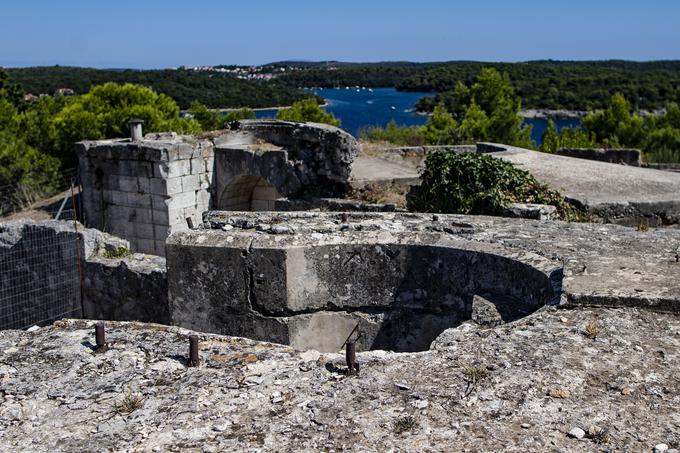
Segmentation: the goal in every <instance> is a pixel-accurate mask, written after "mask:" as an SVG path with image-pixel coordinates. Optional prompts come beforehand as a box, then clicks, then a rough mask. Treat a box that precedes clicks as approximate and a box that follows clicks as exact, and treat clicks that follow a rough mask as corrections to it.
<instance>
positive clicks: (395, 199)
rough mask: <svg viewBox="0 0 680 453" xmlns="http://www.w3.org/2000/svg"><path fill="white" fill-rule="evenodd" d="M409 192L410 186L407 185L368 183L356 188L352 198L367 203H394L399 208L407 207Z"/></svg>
mask: <svg viewBox="0 0 680 453" xmlns="http://www.w3.org/2000/svg"><path fill="white" fill-rule="evenodd" d="M407 192H408V188H407V187H406V186H400V185H394V184H391V185H383V184H368V185H366V186H365V187H364V188H362V189H359V190H355V191H354V192H353V193H352V194H351V196H350V198H352V199H354V200H361V201H365V202H367V203H381V204H387V203H392V204H395V205H396V206H397V207H398V208H405V207H406V193H407Z"/></svg>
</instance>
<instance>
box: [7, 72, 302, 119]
mask: <svg viewBox="0 0 680 453" xmlns="http://www.w3.org/2000/svg"><path fill="white" fill-rule="evenodd" d="M6 71H7V73H8V76H9V79H10V81H11V82H13V83H15V84H18V85H20V86H21V87H22V88H23V90H24V91H25V92H27V93H32V94H34V95H38V94H41V93H44V94H50V95H52V94H54V93H55V92H56V91H57V90H58V89H60V88H70V89H72V90H73V91H75V94H85V93H87V92H89V91H90V89H91V88H92V87H94V86H97V85H102V84H104V83H107V82H114V83H118V84H123V83H133V84H137V85H143V86H147V87H150V88H151V89H153V90H154V91H156V92H158V93H164V94H166V95H168V96H170V97H171V98H172V99H173V100H174V101H175V102H176V103H177V105H179V107H180V108H181V109H187V108H189V106H190V105H191V103H192V102H193V101H198V102H200V103H201V104H204V105H206V106H207V107H209V108H240V107H250V108H260V107H272V106H285V105H291V104H292V103H293V102H296V101H299V100H302V99H304V98H307V97H309V96H310V95H309V94H308V93H305V92H304V91H302V90H299V89H297V88H296V87H292V86H290V85H284V84H281V83H279V82H277V81H272V82H254V81H248V80H241V79H237V78H236V77H233V76H231V75H229V74H220V73H213V72H200V71H190V70H181V69H179V70H174V69H164V70H143V71H142V70H133V69H125V70H114V69H92V68H76V67H68V66H43V67H34V68H9V69H6Z"/></svg>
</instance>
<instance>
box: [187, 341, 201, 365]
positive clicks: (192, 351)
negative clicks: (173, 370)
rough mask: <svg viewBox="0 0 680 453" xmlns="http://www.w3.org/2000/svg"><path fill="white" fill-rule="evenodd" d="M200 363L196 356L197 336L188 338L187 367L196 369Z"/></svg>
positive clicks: (198, 357)
mask: <svg viewBox="0 0 680 453" xmlns="http://www.w3.org/2000/svg"><path fill="white" fill-rule="evenodd" d="M200 363H201V358H200V356H199V355H198V335H191V336H189V364H188V365H189V366H190V367H196V366H199V365H200Z"/></svg>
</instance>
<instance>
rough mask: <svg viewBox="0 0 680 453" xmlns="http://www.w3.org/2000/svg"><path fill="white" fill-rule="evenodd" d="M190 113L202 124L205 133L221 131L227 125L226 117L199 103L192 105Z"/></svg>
mask: <svg viewBox="0 0 680 453" xmlns="http://www.w3.org/2000/svg"><path fill="white" fill-rule="evenodd" d="M189 113H190V114H191V116H192V117H193V118H194V119H195V120H196V121H198V122H199V123H200V125H201V128H202V129H203V130H204V131H214V130H217V129H221V128H222V126H224V123H225V120H224V117H223V116H222V115H221V114H220V113H219V112H216V111H214V110H210V109H208V107H206V106H205V105H203V104H201V103H200V102H198V101H194V102H192V103H191V106H190V107H189Z"/></svg>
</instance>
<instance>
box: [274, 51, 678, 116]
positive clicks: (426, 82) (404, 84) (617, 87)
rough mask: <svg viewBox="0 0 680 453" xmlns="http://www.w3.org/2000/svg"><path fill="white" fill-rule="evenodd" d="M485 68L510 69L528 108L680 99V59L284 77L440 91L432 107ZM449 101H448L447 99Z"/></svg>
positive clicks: (441, 66) (426, 107)
mask: <svg viewBox="0 0 680 453" xmlns="http://www.w3.org/2000/svg"><path fill="white" fill-rule="evenodd" d="M483 68H494V69H496V70H497V71H499V72H501V73H505V74H507V75H508V77H509V78H510V81H511V83H512V85H513V87H514V88H515V91H516V93H517V95H518V96H519V97H521V98H522V104H523V106H524V108H534V109H566V110H592V109H599V108H605V107H606V106H607V103H608V102H609V100H610V99H611V97H612V96H613V95H614V94H615V93H621V94H622V95H623V96H624V97H625V98H626V99H628V100H629V101H630V102H631V104H632V105H633V107H634V108H635V109H643V110H656V109H660V108H663V107H665V105H666V104H667V103H668V102H673V101H678V89H679V88H680V61H652V62H632V61H621V60H611V61H552V60H546V61H530V62H526V63H493V62H489V63H486V62H468V61H460V62H445V63H407V62H385V63H365V64H362V63H335V62H324V63H317V64H316V65H313V64H311V63H308V64H307V66H306V68H305V69H304V70H301V71H297V72H293V73H291V74H287V75H285V76H283V77H281V78H280V79H279V80H280V82H281V83H286V84H289V85H290V86H295V87H300V86H302V87H310V86H319V87H337V86H355V85H359V86H366V87H378V86H393V87H396V88H397V89H399V90H404V91H423V92H436V93H437V96H436V97H428V98H425V99H423V100H422V101H421V102H420V103H419V104H418V109H419V110H421V111H430V112H431V111H433V110H434V106H435V105H437V104H439V103H440V102H444V104H449V103H450V99H451V93H452V92H453V91H454V90H455V89H456V87H457V86H458V84H459V83H462V84H463V85H467V86H469V85H471V84H472V83H474V80H475V78H476V77H477V75H478V74H479V72H480V71H481V70H482V69H483ZM447 106H448V107H450V106H449V105H447Z"/></svg>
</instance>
